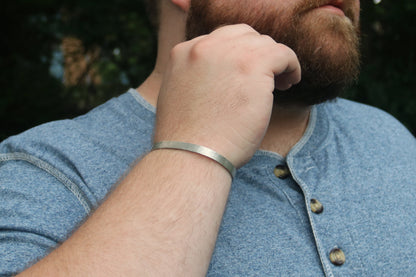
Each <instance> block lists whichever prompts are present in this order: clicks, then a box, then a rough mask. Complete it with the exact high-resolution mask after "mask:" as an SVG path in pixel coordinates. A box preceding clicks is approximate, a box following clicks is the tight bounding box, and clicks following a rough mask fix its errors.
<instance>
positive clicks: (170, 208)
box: [19, 0, 358, 276]
mask: <svg viewBox="0 0 416 277" xmlns="http://www.w3.org/2000/svg"><path fill="white" fill-rule="evenodd" d="M213 1H214V0H213ZM217 1H220V0H217ZM357 2H358V1H357ZM188 9H189V1H188V0H166V1H163V2H162V16H161V18H162V22H161V29H160V33H159V41H160V44H159V52H158V59H157V63H156V66H155V70H154V72H153V73H152V74H151V75H150V76H149V78H148V79H147V80H146V81H145V82H144V83H143V84H142V85H141V86H140V87H139V89H138V90H139V91H140V93H141V94H142V95H143V97H145V99H146V100H148V101H149V102H150V103H151V104H153V105H155V106H157V115H156V116H157V121H156V122H157V123H156V128H155V136H154V140H155V141H162V140H179V141H185V142H191V143H196V144H200V145H204V146H207V147H210V148H212V149H214V150H215V151H217V152H218V153H220V154H222V155H223V156H225V157H227V158H228V159H229V160H230V161H231V162H232V163H233V164H234V165H235V166H237V167H239V166H242V165H243V164H244V163H245V162H247V161H248V160H249V159H250V158H251V156H252V155H253V154H254V152H255V151H256V150H257V149H259V147H260V146H261V147H262V148H264V149H268V150H271V151H275V152H279V153H281V154H283V155H284V154H285V153H286V152H287V151H288V149H290V147H291V146H292V145H293V144H294V143H296V142H297V141H298V140H299V138H300V137H301V136H302V134H303V132H304V130H305V127H306V124H307V121H308V115H309V110H310V108H309V107H305V106H292V107H287V108H285V109H277V110H276V109H273V94H272V92H273V90H274V88H275V87H276V86H277V88H279V89H280V90H285V89H288V88H289V87H291V86H292V85H294V84H296V83H298V82H299V81H300V79H301V70H300V65H299V61H298V59H297V56H296V54H295V53H294V52H293V51H292V50H291V49H290V48H288V47H287V46H285V45H282V44H278V43H276V42H275V41H274V40H272V39H271V38H270V37H267V36H264V35H260V34H259V33H257V32H256V31H255V30H254V29H252V28H251V27H249V26H248V25H241V24H240V25H232V26H224V27H222V28H219V29H217V30H216V31H214V32H213V33H211V34H209V35H206V36H202V37H197V38H195V39H193V40H191V41H188V42H184V43H182V41H183V40H184V30H185V20H186V13H187V11H188ZM172 30H175V31H172ZM248 63H249V64H250V67H248V66H247V64H248ZM276 76H277V79H276V81H275V77H276ZM213 80H215V81H213ZM159 92H160V93H159ZM191 107H198V109H192V108H191ZM173 115H174V116H173ZM178 122H181V124H178ZM178 126H180V127H179V128H176V127H178ZM272 138H273V139H272ZM154 172H158V174H154ZM230 185H231V178H230V175H229V174H228V172H227V171H226V170H225V169H224V168H223V167H222V166H221V165H219V164H217V163H216V162H214V161H212V160H210V159H208V158H204V157H202V156H200V155H196V154H193V153H189V152H186V151H176V150H158V151H153V152H150V153H148V154H147V155H145V156H144V157H142V159H141V160H140V161H139V162H138V163H137V164H136V166H135V167H134V168H132V170H131V171H130V173H129V174H128V175H127V177H126V178H125V179H124V180H123V181H122V182H121V183H120V184H119V185H118V186H117V188H116V189H115V190H114V191H113V192H112V194H111V195H110V196H109V197H108V198H107V200H106V201H105V202H104V203H103V204H102V205H101V206H100V207H99V208H98V209H97V210H96V211H95V212H94V213H93V215H92V216H91V217H90V218H89V219H88V220H87V221H86V222H85V223H84V224H83V225H82V226H81V227H80V228H79V229H78V230H77V231H76V232H75V233H74V234H73V235H72V236H71V237H70V238H69V239H68V240H67V241H66V242H64V243H63V244H62V245H61V246H60V247H58V248H57V249H56V250H54V251H53V252H52V253H51V254H50V255H48V256H47V257H46V258H44V259H43V260H41V261H39V262H38V263H37V264H35V265H33V266H32V267H30V268H28V269H27V270H26V271H24V272H23V273H21V274H20V275H19V276H204V275H205V274H206V271H207V269H208V265H209V262H210V259H211V255H212V251H213V249H214V245H215V241H216V237H217V232H218V228H219V225H220V222H221V218H222V215H223V212H224V208H225V205H226V201H227V197H228V193H229V190H230Z"/></svg>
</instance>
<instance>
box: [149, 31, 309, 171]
mask: <svg viewBox="0 0 416 277" xmlns="http://www.w3.org/2000/svg"><path fill="white" fill-rule="evenodd" d="M300 78H301V69H300V65H299V61H298V59H297V57H296V54H295V53H294V52H293V51H292V50H291V49H290V48H288V47H287V46H285V45H282V44H279V43H276V42H275V41H274V40H273V39H272V38H270V37H269V36H265V35H261V34H259V33H258V32H256V31H255V30H254V29H253V28H251V27H250V26H248V25H232V26H225V27H221V28H219V29H217V30H215V31H214V32H212V33H211V34H209V35H205V36H201V37H198V38H195V39H193V40H190V41H187V42H184V43H181V44H179V45H177V46H175V47H174V48H173V49H172V52H171V57H170V61H169V64H168V66H167V70H166V72H165V75H164V79H163V82H162V87H161V90H160V94H159V99H158V104H157V117H156V129H155V136H154V141H155V142H158V141H162V140H175V141H183V142H189V143H194V144H199V145H203V146H206V147H209V148H211V149H213V150H215V151H216V152H218V153H220V154H221V155H223V156H225V157H226V158H227V159H229V160H230V161H231V162H232V163H233V164H234V165H235V166H236V167H240V166H242V165H243V164H244V163H245V162H247V161H248V160H249V159H250V158H251V157H252V155H253V154H254V153H255V151H256V150H257V149H258V147H259V146H260V143H261V141H262V139H263V137H264V135H265V132H266V130H267V127H268V124H269V120H270V116H271V112H272V107H273V94H272V92H273V90H274V88H275V87H276V88H277V89H279V90H286V89H288V88H290V87H291V86H292V85H293V84H296V83H298V82H299V81H300Z"/></svg>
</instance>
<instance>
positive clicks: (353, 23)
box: [186, 0, 360, 106]
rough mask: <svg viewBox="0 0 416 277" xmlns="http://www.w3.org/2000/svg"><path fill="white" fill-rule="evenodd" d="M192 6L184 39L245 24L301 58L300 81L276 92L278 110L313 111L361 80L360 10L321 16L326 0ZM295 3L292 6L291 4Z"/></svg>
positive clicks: (208, 0) (205, 1) (200, 1)
mask: <svg viewBox="0 0 416 277" xmlns="http://www.w3.org/2000/svg"><path fill="white" fill-rule="evenodd" d="M218 2H220V1H213V0H192V1H191V8H190V12H189V16H188V19H187V28H186V37H187V39H192V38H195V37H198V36H201V35H205V34H209V33H210V32H212V31H213V30H215V29H216V28H218V27H219V26H223V25H231V24H239V23H245V24H248V25H250V26H251V27H253V28H254V29H255V30H256V31H257V32H259V33H261V34H265V35H269V36H270V37H272V38H273V39H274V40H275V41H276V42H278V43H282V44H284V45H286V46H288V47H290V48H291V49H292V50H293V51H294V52H295V53H296V54H297V56H298V59H299V62H300V65H301V68H302V80H301V82H300V83H299V84H297V85H295V86H293V87H292V88H290V89H289V90H286V91H277V90H275V91H274V96H275V97H274V99H275V103H276V104H277V105H279V106H287V105H314V104H318V103H322V102H324V101H327V100H331V99H334V98H336V97H338V96H339V95H340V94H341V93H342V92H343V91H344V90H345V88H346V87H348V86H349V85H350V84H352V83H353V82H354V81H355V80H356V79H357V77H358V74H359V67H360V51H359V22H358V14H356V13H358V9H354V0H345V1H344V4H343V5H344V9H343V10H344V13H345V15H346V16H345V17H342V16H339V15H335V14H331V13H328V12H326V11H322V10H317V9H315V8H317V7H320V6H322V5H324V4H327V3H328V0H299V1H298V2H297V3H295V4H291V3H287V2H286V3H282V4H281V5H278V4H276V2H278V1H267V0H261V1H260V0H259V1H255V2H252V0H240V1H238V2H237V1H223V3H218ZM292 3H293V2H292Z"/></svg>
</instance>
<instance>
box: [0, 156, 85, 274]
mask: <svg viewBox="0 0 416 277" xmlns="http://www.w3.org/2000/svg"><path fill="white" fill-rule="evenodd" d="M15 157H18V156H16V155H13V154H0V253H1V254H0V276H11V275H14V274H17V273H19V272H21V271H23V270H24V269H26V268H27V267H29V266H30V265H32V264H34V263H35V262H36V261H38V260H40V259H42V258H43V257H45V256H46V255H47V254H48V253H49V252H50V251H52V250H53V249H54V248H56V247H57V245H58V244H59V243H62V242H63V241H65V240H66V239H67V238H68V237H69V235H70V234H71V233H72V232H73V231H74V230H75V229H76V228H77V227H78V226H79V225H80V224H81V223H82V222H83V220H84V219H85V218H86V217H87V215H88V212H89V211H88V209H86V207H85V205H83V203H82V201H80V197H79V196H77V195H76V193H74V191H71V187H70V186H68V184H65V182H62V178H60V177H59V172H50V170H46V169H47V168H42V167H41V166H39V162H34V161H36V160H35V158H33V160H31V158H30V157H27V159H18V158H15ZM48 171H49V172H48ZM51 173H52V174H51Z"/></svg>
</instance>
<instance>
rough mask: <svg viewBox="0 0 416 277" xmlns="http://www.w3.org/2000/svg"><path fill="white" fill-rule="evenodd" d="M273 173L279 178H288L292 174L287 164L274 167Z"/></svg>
mask: <svg viewBox="0 0 416 277" xmlns="http://www.w3.org/2000/svg"><path fill="white" fill-rule="evenodd" d="M273 173H274V175H275V176H276V177H277V178H279V179H286V178H287V177H289V176H290V170H289V168H288V167H287V165H277V166H276V167H275V168H274V170H273Z"/></svg>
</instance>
